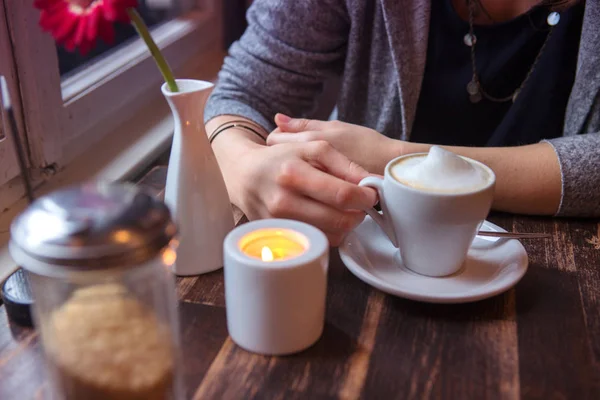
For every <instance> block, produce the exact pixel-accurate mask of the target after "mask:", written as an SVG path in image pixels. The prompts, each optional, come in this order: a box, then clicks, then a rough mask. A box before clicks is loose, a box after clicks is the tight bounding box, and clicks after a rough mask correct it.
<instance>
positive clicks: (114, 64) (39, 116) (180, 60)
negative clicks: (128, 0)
mask: <svg viewBox="0 0 600 400" xmlns="http://www.w3.org/2000/svg"><path fill="white" fill-rule="evenodd" d="M2 1H3V2H4V8H5V9H6V18H5V20H7V21H8V30H9V32H10V37H11V41H12V43H13V44H14V43H18V44H19V45H18V46H13V51H14V65H15V66H16V70H17V71H18V77H19V83H20V89H21V102H22V108H23V109H24V110H27V112H26V113H24V126H25V127H26V136H27V144H28V149H29V155H30V159H31V166H32V168H33V170H34V171H35V172H34V174H39V173H40V172H42V173H43V171H44V170H48V169H50V170H56V169H57V168H62V167H63V166H64V165H67V164H68V163H69V162H70V161H71V160H73V159H74V158H75V157H76V156H77V155H79V154H81V153H82V152H83V151H84V150H85V149H86V148H88V147H89V146H91V145H93V143H94V142H97V141H98V140H99V139H101V138H102V137H103V136H105V135H108V134H109V133H110V131H111V129H114V128H116V127H117V126H118V123H119V122H122V121H124V120H126V119H127V117H128V116H129V115H130V114H131V113H132V112H135V110H137V109H139V108H140V107H143V106H144V105H145V104H147V103H148V101H150V100H151V99H152V98H156V97H159V96H161V94H160V85H161V83H162V77H161V75H160V73H159V71H158V69H157V68H156V66H155V65H154V60H153V58H152V57H151V55H150V53H149V52H148V51H147V48H146V46H145V45H144V43H143V42H142V41H141V39H139V38H136V39H135V40H134V41H132V42H131V43H128V44H126V45H123V46H122V47H120V48H118V49H116V50H115V51H114V52H112V53H111V56H109V57H106V58H103V59H100V60H99V61H98V62H96V63H94V64H92V65H91V66H90V67H88V68H86V69H85V70H84V72H83V73H78V74H75V75H74V76H73V77H69V78H67V79H65V81H64V83H63V84H62V85H61V77H60V74H59V70H58V59H57V54H56V50H55V43H54V39H53V38H52V37H51V36H50V35H49V34H48V33H46V32H43V31H42V30H41V29H40V27H39V25H38V20H39V11H38V10H36V9H34V7H33V5H32V2H30V1H6V0H2ZM168 1H172V0H168ZM179 1H180V2H181V1H182V3H180V4H182V5H183V8H184V11H185V10H187V11H185V12H184V13H183V14H182V15H181V16H179V17H175V18H173V19H172V20H170V21H167V22H165V23H163V24H160V25H159V26H157V27H155V28H154V29H152V35H153V37H154V38H155V41H156V42H157V45H158V46H159V48H160V49H161V51H162V52H163V54H164V55H165V57H166V59H167V60H168V62H169V64H170V65H171V67H172V69H173V70H174V71H175V72H176V74H177V72H178V71H181V70H182V69H185V67H186V66H187V65H189V64H190V63H193V62H194V60H198V59H199V58H201V57H202V54H203V53H204V52H205V51H207V49H208V48H210V47H211V46H213V47H214V41H215V39H217V40H218V41H219V42H220V43H222V35H221V34H220V30H221V12H220V7H218V6H217V4H218V2H219V0H179ZM161 3H165V1H164V0H163V1H161ZM41 65H42V66H46V65H51V66H54V65H55V66H56V68H40V66H41ZM180 76H181V75H180ZM149 87H151V88H152V89H153V92H151V93H149V91H148V88H149ZM149 95H150V98H148V96H149ZM63 97H64V99H63ZM107 121H108V123H107ZM99 127H100V128H99Z"/></svg>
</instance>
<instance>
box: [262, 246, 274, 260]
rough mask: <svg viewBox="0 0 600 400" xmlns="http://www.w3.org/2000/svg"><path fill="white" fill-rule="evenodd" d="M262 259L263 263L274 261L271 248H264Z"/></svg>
mask: <svg viewBox="0 0 600 400" xmlns="http://www.w3.org/2000/svg"><path fill="white" fill-rule="evenodd" d="M260 255H261V258H262V260H263V261H273V252H272V251H271V249H270V248H269V246H265V247H263V248H262V251H261V252H260Z"/></svg>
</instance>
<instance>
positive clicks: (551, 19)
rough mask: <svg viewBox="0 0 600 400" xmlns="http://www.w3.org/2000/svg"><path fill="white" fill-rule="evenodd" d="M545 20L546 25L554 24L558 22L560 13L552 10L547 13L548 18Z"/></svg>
mask: <svg viewBox="0 0 600 400" xmlns="http://www.w3.org/2000/svg"><path fill="white" fill-rule="evenodd" d="M546 21H547V22H548V25H550V26H556V25H558V23H559V22H560V14H559V13H557V12H556V11H553V12H551V13H550V14H548V19H547V20H546Z"/></svg>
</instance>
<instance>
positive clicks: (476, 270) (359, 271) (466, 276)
mask: <svg viewBox="0 0 600 400" xmlns="http://www.w3.org/2000/svg"><path fill="white" fill-rule="evenodd" d="M481 229H482V230H487V231H497V232H505V230H504V229H502V228H500V227H498V226H496V225H494V224H492V223H490V222H488V221H485V222H484V223H483V225H482V227H481ZM339 251H340V256H341V258H342V261H343V263H344V264H345V265H346V267H347V268H348V269H349V270H350V271H351V272H352V273H353V274H354V275H355V276H356V277H358V278H359V279H360V280H362V281H363V282H365V283H367V284H369V285H371V286H373V287H375V288H377V289H379V290H381V291H383V292H386V293H389V294H391V295H394V296H398V297H403V298H406V299H411V300H417V301H422V302H428V303H467V302H473V301H478V300H482V299H486V298H489V297H492V296H496V295H498V294H500V293H502V292H504V291H506V290H508V289H510V288H511V287H513V286H514V285H515V284H516V283H517V282H519V280H520V279H521V278H522V277H523V275H525V272H526V271H527V266H528V258H527V253H526V252H525V249H524V248H523V245H522V244H521V242H519V241H518V240H514V239H510V240H507V239H498V238H493V237H483V236H477V237H476V238H475V240H474V241H473V243H472V245H471V247H470V248H469V251H468V255H467V259H466V261H465V263H464V266H463V268H462V269H461V270H460V271H458V272H457V273H455V274H453V275H450V276H445V277H429V276H425V275H421V274H416V273H414V272H413V271H411V270H410V269H408V268H406V267H405V266H404V265H403V264H402V260H401V259H398V254H399V253H398V251H397V249H396V248H395V247H394V246H393V245H392V243H391V242H390V241H389V240H388V239H387V237H386V235H385V233H384V232H383V231H382V230H381V228H380V227H379V226H378V225H377V224H376V223H375V222H374V221H373V219H372V218H371V217H368V216H367V217H366V219H365V220H364V221H363V222H362V223H361V224H360V225H359V226H358V227H357V228H356V229H355V230H354V231H353V232H351V233H350V234H349V235H348V237H347V238H346V240H345V241H344V243H342V245H341V246H340V250H339ZM432 251H435V249H434V248H433V247H432Z"/></svg>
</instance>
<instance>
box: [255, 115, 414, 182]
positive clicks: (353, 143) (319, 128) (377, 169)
mask: <svg viewBox="0 0 600 400" xmlns="http://www.w3.org/2000/svg"><path fill="white" fill-rule="evenodd" d="M275 123H276V124H277V127H278V128H277V129H276V130H275V131H273V133H271V134H270V135H269V137H268V141H267V143H268V145H275V144H282V143H306V142H312V141H317V140H324V141H326V142H328V143H330V144H331V145H332V146H333V147H334V148H335V149H336V150H338V151H339V152H341V153H342V154H344V155H345V156H346V157H348V158H349V159H350V160H352V161H354V162H355V163H357V164H359V165H361V166H362V167H364V168H366V169H367V170H368V171H369V172H371V173H375V174H383V170H384V169H385V166H386V164H387V163H388V161H390V160H391V159H392V158H394V157H397V156H400V155H402V154H403V149H402V143H403V142H401V141H399V140H393V139H390V138H388V137H386V136H384V135H382V134H380V133H378V132H377V131H375V130H373V129H369V128H365V127H363V126H359V125H353V124H348V123H345V122H340V121H318V120H309V119H293V118H290V117H287V116H285V115H282V114H277V115H276V116H275Z"/></svg>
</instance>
